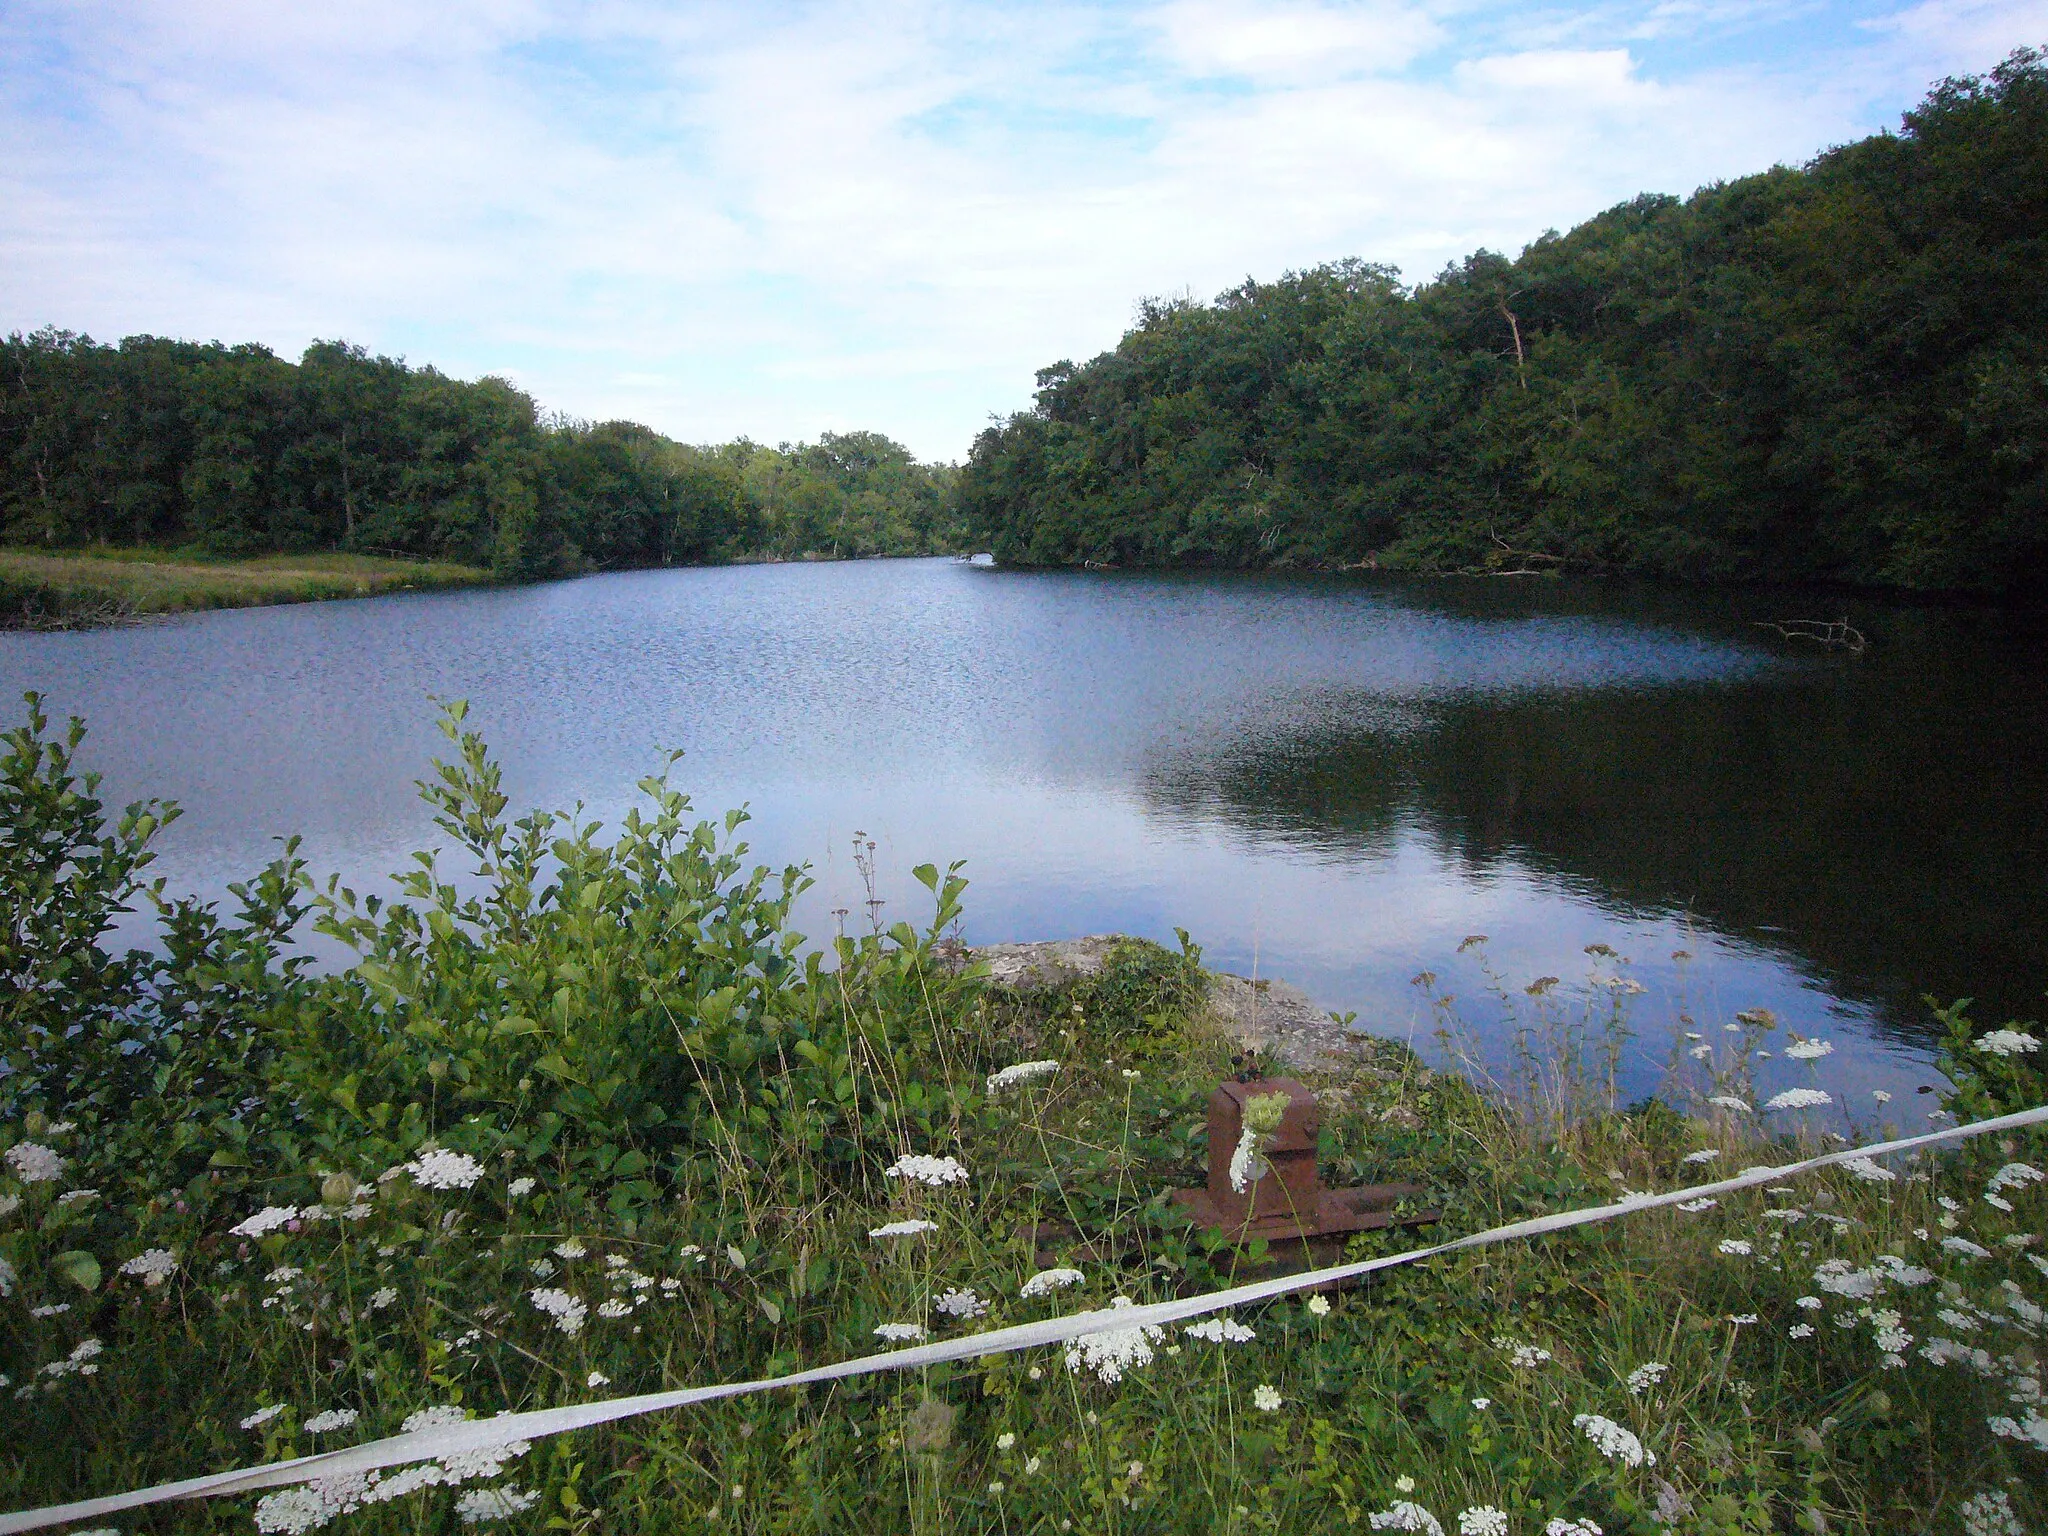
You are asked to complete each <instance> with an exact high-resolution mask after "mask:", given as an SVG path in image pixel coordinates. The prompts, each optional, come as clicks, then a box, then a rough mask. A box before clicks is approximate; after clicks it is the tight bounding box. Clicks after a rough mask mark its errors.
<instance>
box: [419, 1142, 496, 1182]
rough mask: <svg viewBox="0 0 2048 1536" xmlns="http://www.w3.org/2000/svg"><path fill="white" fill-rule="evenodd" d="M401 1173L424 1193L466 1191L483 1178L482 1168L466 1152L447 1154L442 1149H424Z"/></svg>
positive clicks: (482, 1166)
mask: <svg viewBox="0 0 2048 1536" xmlns="http://www.w3.org/2000/svg"><path fill="white" fill-rule="evenodd" d="M405 1171H406V1172H407V1173H409V1174H411V1175H412V1176H413V1182H414V1183H417V1184H421V1185H424V1186H425V1187H426V1188H428V1189H467V1188H469V1187H470V1185H472V1184H474V1183H475V1182H476V1181H477V1180H478V1179H480V1178H482V1177H483V1176H484V1165H483V1164H482V1163H480V1162H478V1161H477V1160H476V1159H475V1158H473V1157H471V1156H470V1155H469V1154H468V1153H467V1152H450V1151H448V1150H447V1149H446V1148H444V1147H426V1148H422V1149H421V1150H420V1153H419V1155H418V1156H417V1157H415V1158H414V1159H413V1160H412V1161H411V1162H409V1163H407V1164H406V1165H405Z"/></svg>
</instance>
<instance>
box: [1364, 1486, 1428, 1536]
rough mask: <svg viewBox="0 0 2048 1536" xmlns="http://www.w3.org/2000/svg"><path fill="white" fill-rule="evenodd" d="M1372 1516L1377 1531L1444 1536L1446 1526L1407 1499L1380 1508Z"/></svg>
mask: <svg viewBox="0 0 2048 1536" xmlns="http://www.w3.org/2000/svg"><path fill="white" fill-rule="evenodd" d="M1396 1486H1397V1487H1398V1486H1399V1485H1398V1484H1396ZM1370 1518H1371V1521H1372V1528H1373V1529H1374V1530H1376V1531H1413V1532H1416V1533H1418V1536H1444V1528H1443V1527H1442V1526H1441V1525H1439V1524H1438V1523H1437V1518H1436V1516H1435V1515H1432V1514H1431V1513H1430V1512H1429V1511H1428V1510H1426V1509H1424V1508H1423V1507H1422V1506H1421V1505H1420V1504H1411V1503H1410V1502H1409V1501H1408V1500H1406V1499H1399V1500H1396V1501H1395V1503H1394V1505H1393V1507H1392V1508H1390V1509H1383V1510H1378V1511H1376V1512H1375V1513H1374V1514H1373V1515H1372V1516H1371V1517H1370Z"/></svg>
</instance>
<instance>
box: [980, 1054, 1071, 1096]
mask: <svg viewBox="0 0 2048 1536" xmlns="http://www.w3.org/2000/svg"><path fill="white" fill-rule="evenodd" d="M1059 1069H1060V1064H1059V1063H1058V1062H1056V1061H1020V1062H1018V1063H1017V1064H1016V1065H1015V1066H1013V1067H1005V1068H1003V1070H1002V1071H1000V1072H993V1073H991V1074H989V1080H988V1091H989V1092H990V1093H1001V1092H1003V1090H1004V1089H1006V1088H1015V1087H1016V1086H1017V1085H1018V1084H1019V1083H1030V1082H1036V1081H1037V1080H1038V1079H1039V1078H1041V1077H1051V1076H1052V1075H1053V1073H1055V1072H1057V1071H1059Z"/></svg>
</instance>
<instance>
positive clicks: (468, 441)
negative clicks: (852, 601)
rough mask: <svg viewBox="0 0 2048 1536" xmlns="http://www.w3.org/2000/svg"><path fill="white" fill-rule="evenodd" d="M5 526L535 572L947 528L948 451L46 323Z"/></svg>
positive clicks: (18, 360)
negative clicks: (719, 433) (626, 409)
mask: <svg viewBox="0 0 2048 1536" xmlns="http://www.w3.org/2000/svg"><path fill="white" fill-rule="evenodd" d="M0 467H4V468H0V537H4V538H5V539H6V540H7V541H8V542H10V543H16V544H27V545H33V546H38V547H43V548H75V547H79V546H89V545H94V544H101V545H104V544H115V545H137V544H145V545H162V546H167V547H174V548H175V547H187V548H190V547H196V548H198V549H201V550H203V551H205V552H207V553H211V554H216V555H249V554H260V553H268V552H273V551H291V552H299V551H306V550H325V549H340V550H358V551H364V552H371V553H377V552H384V553H400V554H409V555H419V556H428V557H435V558H441V559H450V560H457V561H462V562H465V563H467V564H472V565H479V566H485V567H488V568H490V569H492V570H494V571H496V572H498V573H499V574H501V575H504V576H507V577H516V578H534V577H543V576H553V575H562V574H567V573H570V572H574V571H580V570H591V569H611V568H619V567H627V566H646V565H671V564H687V563H697V562H703V561H713V560H721V559H732V558H739V557H747V556H760V555H781V556H786V557H797V556H803V555H837V556H854V555H873V554H911V553H926V552H932V551H937V550H944V549H948V548H951V547H952V540H953V534H952V528H951V524H950V522H949V518H950V515H951V507H952V502H951V482H952V478H953V474H954V471H953V469H952V467H951V466H946V465H932V464H921V463H919V462H917V461H916V460H915V459H914V458H913V457H912V456H911V454H910V452H909V451H908V450H907V449H905V448H903V447H902V446H901V445H899V444H897V443H894V442H892V441H890V440H889V439H888V438H886V437H883V436H881V435H879V434H877V433H872V432H854V433H847V434H838V433H830V432H828V433H825V434H823V435H822V436H820V437H819V439H818V440H817V441H816V442H815V443H798V444H783V445H781V446H780V447H775V448H769V447H765V446H763V445H761V444H757V443H754V442H750V441H748V440H746V439H741V440H739V441H736V442H731V443H726V444H723V445H720V446H716V447H694V446H691V445H689V444H685V443H679V442H675V441H673V440H671V439H669V438H667V437H664V436H662V435H661V434H660V433H658V432H655V431H653V430H651V429H650V428H647V427H644V426H640V425H638V424H636V423H633V422H624V421H607V422H600V423H594V424H593V423H589V422H580V421H572V420H567V419H563V418H550V417H546V416H544V415H543V414H542V413H541V412H540V410H539V409H538V408H537V407H536V405H535V403H534V401H533V399H532V398H531V397H530V396H529V395H527V394H525V393H524V392H522V391H521V390H519V389H516V388H514V387H513V386H512V385H511V384H509V383H507V382H505V381H504V380H503V379H497V378H484V379H479V380H476V381H474V382H468V381H464V380H460V379H453V378H450V377H448V376H447V375H445V374H443V373H441V372H439V371H438V370H436V369H434V368H431V367H411V366H408V365H407V364H406V363H405V362H403V361H399V360H394V359H392V358H388V357H376V356H372V355H371V354H370V353H368V352H367V351H365V350H364V349H363V348H361V347H358V346H351V345H348V344H347V343H344V342H339V341H322V342H315V343H314V344H313V345H312V346H310V347H308V348H307V349H306V352H305V354H304V356H303V357H301V358H300V360H299V361H298V362H297V363H292V362H289V361H286V360H285V359H283V358H280V357H278V356H277V355H275V354H274V353H272V352H271V351H270V350H269V349H268V348H266V347H262V346H257V345H253V344H245V345H241V346H224V345H222V344H221V343H219V342H210V343H203V344H202V343H196V342H187V341H172V340H166V339H163V338H160V337H154V336H131V337H129V338H127V339H126V340H124V341H122V342H120V343H119V344H118V345H103V344H101V343H97V342H95V341H93V340H92V339H91V338H90V337H86V336H79V335H75V334H72V333H70V332H67V331H61V330H55V329H45V330H41V331H37V332H35V333H34V334H32V335H21V334H15V335H12V336H9V337H8V338H6V339H5V340H4V341H0Z"/></svg>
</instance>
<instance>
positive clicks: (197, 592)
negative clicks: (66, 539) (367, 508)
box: [0, 549, 491, 629]
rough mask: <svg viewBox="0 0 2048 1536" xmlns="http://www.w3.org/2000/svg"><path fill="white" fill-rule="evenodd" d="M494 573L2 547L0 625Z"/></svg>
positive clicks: (474, 579) (462, 581) (447, 566)
mask: <svg viewBox="0 0 2048 1536" xmlns="http://www.w3.org/2000/svg"><path fill="white" fill-rule="evenodd" d="M490 579H491V576H490V573H489V572H488V571H482V570H477V569H475V568H473V567H470V566H465V565H457V564H454V563H452V562H448V561H426V560H402V559H386V558H383V557H381V556H375V555H356V554H335V553H322V554H304V555H263V556H260V557H257V558H255V559H249V560H219V559H211V558H203V557H201V556H198V555H195V554H191V553H185V552H178V551H168V550H151V549H94V550H90V551H66V552H63V553H49V552H44V551H40V550H32V549H0V627H5V628H17V629H19V628H28V629H72V628H84V627H91V626H95V625H102V624H117V623H121V622H124V621H126V620H130V619H135V618H143V617H147V616H149V615H152V614H165V613H184V612H190V611H194V610H199V609H208V608H249V607H256V606H259V605H262V604H266V603H306V602H318V601H321V600H324V599H327V598H337V597H369V596H374V595H375V594H377V593H380V592H393V591H411V590H425V589H430V588H437V587H454V586H474V585H477V584H479V583H482V582H486V581H489V580H490Z"/></svg>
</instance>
